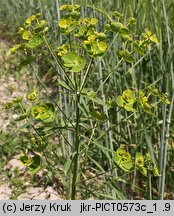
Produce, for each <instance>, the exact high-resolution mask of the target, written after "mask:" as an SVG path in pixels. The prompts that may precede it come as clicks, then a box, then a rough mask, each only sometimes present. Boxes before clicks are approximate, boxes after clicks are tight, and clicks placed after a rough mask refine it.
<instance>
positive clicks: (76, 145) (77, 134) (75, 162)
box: [71, 91, 80, 200]
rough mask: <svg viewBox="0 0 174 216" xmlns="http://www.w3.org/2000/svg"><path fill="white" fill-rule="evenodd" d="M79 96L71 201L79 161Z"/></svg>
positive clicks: (74, 193) (78, 97) (73, 194)
mask: <svg viewBox="0 0 174 216" xmlns="http://www.w3.org/2000/svg"><path fill="white" fill-rule="evenodd" d="M79 103H80V94H79V92H78V91H77V92H76V132H75V156H74V171H73V178H72V189H71V199H72V200H75V198H76V182H77V174H78V169H79V166H78V159H79V151H80V148H79V146H80V145H79V144H80V110H79Z"/></svg>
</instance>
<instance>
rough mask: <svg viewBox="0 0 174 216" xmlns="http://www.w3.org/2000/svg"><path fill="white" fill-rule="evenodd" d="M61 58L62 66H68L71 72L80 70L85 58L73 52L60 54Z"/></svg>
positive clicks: (84, 63) (83, 65)
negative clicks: (64, 54)
mask: <svg viewBox="0 0 174 216" xmlns="http://www.w3.org/2000/svg"><path fill="white" fill-rule="evenodd" d="M62 60H63V61H64V66H65V67H67V68H70V71H71V72H80V71H81V70H83V69H84V67H85V65H86V59H85V58H84V57H82V56H80V55H77V54H76V53H75V52H71V53H68V54H67V55H66V56H62Z"/></svg>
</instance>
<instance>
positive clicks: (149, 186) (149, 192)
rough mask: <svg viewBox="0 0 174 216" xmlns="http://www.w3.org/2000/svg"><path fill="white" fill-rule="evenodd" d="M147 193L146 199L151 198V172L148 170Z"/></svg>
mask: <svg viewBox="0 0 174 216" xmlns="http://www.w3.org/2000/svg"><path fill="white" fill-rule="evenodd" d="M147 181H148V182H147V184H148V185H147V194H148V200H152V176H151V173H150V172H149V171H148V179H147Z"/></svg>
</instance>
